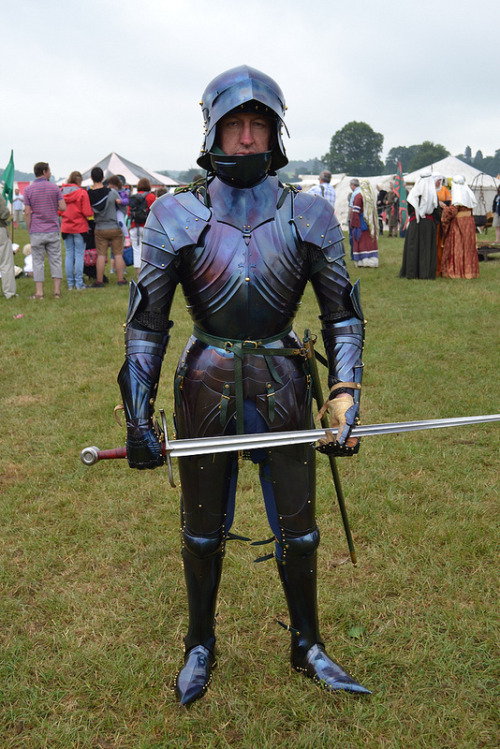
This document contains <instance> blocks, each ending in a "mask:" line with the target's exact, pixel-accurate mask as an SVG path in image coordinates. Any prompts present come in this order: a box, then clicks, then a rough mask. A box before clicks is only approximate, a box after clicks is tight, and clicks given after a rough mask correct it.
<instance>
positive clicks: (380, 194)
mask: <svg viewBox="0 0 500 749" xmlns="http://www.w3.org/2000/svg"><path fill="white" fill-rule="evenodd" d="M386 195H387V190H384V189H383V187H381V186H380V185H377V216H378V232H379V234H380V236H381V237H382V236H383V235H384V217H383V213H384V208H385V197H386Z"/></svg>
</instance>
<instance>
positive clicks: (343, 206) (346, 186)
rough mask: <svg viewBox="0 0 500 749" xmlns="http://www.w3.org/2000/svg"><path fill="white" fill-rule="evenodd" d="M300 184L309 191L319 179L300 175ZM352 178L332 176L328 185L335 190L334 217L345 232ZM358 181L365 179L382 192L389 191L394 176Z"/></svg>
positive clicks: (310, 175) (380, 176)
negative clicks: (378, 187) (380, 188)
mask: <svg viewBox="0 0 500 749" xmlns="http://www.w3.org/2000/svg"><path fill="white" fill-rule="evenodd" d="M300 177H301V182H299V183H298V184H299V185H300V186H301V187H302V189H303V190H306V191H308V190H310V189H311V187H313V185H317V184H319V177H315V176H314V175H312V174H305V175H300ZM352 179H353V177H351V176H349V175H347V174H332V180H331V182H330V184H331V185H332V187H334V188H335V192H336V193H337V195H336V198H335V215H336V216H337V218H338V220H339V221H340V225H341V227H342V229H343V230H344V231H347V229H348V228H349V227H348V223H347V212H348V208H349V202H348V197H349V195H350V194H351V180H352ZM357 179H359V181H360V182H361V181H362V180H364V179H366V180H368V182H369V183H370V184H371V185H373V187H374V188H375V189H376V186H377V185H380V187H382V188H383V189H384V190H388V189H389V183H390V182H393V181H394V175H392V174H382V175H379V176H378V177H358V178H357Z"/></svg>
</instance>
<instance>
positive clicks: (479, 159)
mask: <svg viewBox="0 0 500 749" xmlns="http://www.w3.org/2000/svg"><path fill="white" fill-rule="evenodd" d="M483 162H484V156H483V152H482V151H477V152H476V155H475V156H474V159H473V161H472V166H475V167H476V169H482V168H483Z"/></svg>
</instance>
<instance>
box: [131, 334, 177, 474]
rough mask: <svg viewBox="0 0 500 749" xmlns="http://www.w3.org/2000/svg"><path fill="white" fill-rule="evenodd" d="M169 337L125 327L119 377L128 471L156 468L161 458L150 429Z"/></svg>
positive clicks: (156, 441)
mask: <svg viewBox="0 0 500 749" xmlns="http://www.w3.org/2000/svg"><path fill="white" fill-rule="evenodd" d="M168 340H169V336H168V334H166V333H158V332H154V331H152V330H139V329H136V328H134V327H131V326H128V327H127V332H126V357H125V361H124V363H123V366H122V368H121V370H120V373H119V375H118V384H119V386H120V391H121V394H122V400H123V408H124V410H125V418H126V422H127V457H128V461H129V465H130V467H131V468H155V467H156V466H159V465H162V463H163V455H162V450H161V445H160V443H159V440H158V434H157V433H156V431H155V429H154V428H153V413H154V403H155V399H156V390H157V387H158V380H159V378H160V370H161V364H162V361H163V355H164V353H165V350H166V348H167V344H168Z"/></svg>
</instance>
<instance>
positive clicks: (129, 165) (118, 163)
mask: <svg viewBox="0 0 500 749" xmlns="http://www.w3.org/2000/svg"><path fill="white" fill-rule="evenodd" d="M95 166H100V167H101V169H102V171H103V172H104V178H105V179H106V178H107V177H111V175H112V174H120V175H121V176H122V177H124V178H125V183H126V184H127V185H131V186H132V187H135V186H136V185H137V183H138V182H139V180H140V179H141V178H142V177H145V178H146V179H148V180H149V181H150V183H151V187H161V186H165V187H175V185H178V184H179V183H178V182H176V181H175V180H173V179H171V178H170V177H165V175H164V174H158V172H152V171H150V170H149V169H144V168H143V167H142V166H139V165H138V164H134V163H133V161H129V160H128V159H124V158H123V157H122V156H120V155H119V154H117V153H114V151H113V152H112V153H110V154H108V155H107V156H106V157H105V158H104V159H101V161H98V162H97V163H96V164H92V166H91V167H90V168H89V169H87V171H86V172H84V173H83V174H82V177H83V181H82V185H83V186H84V187H87V186H89V185H91V184H92V180H91V179H90V172H91V171H92V169H93V168H94V167H95Z"/></svg>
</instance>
